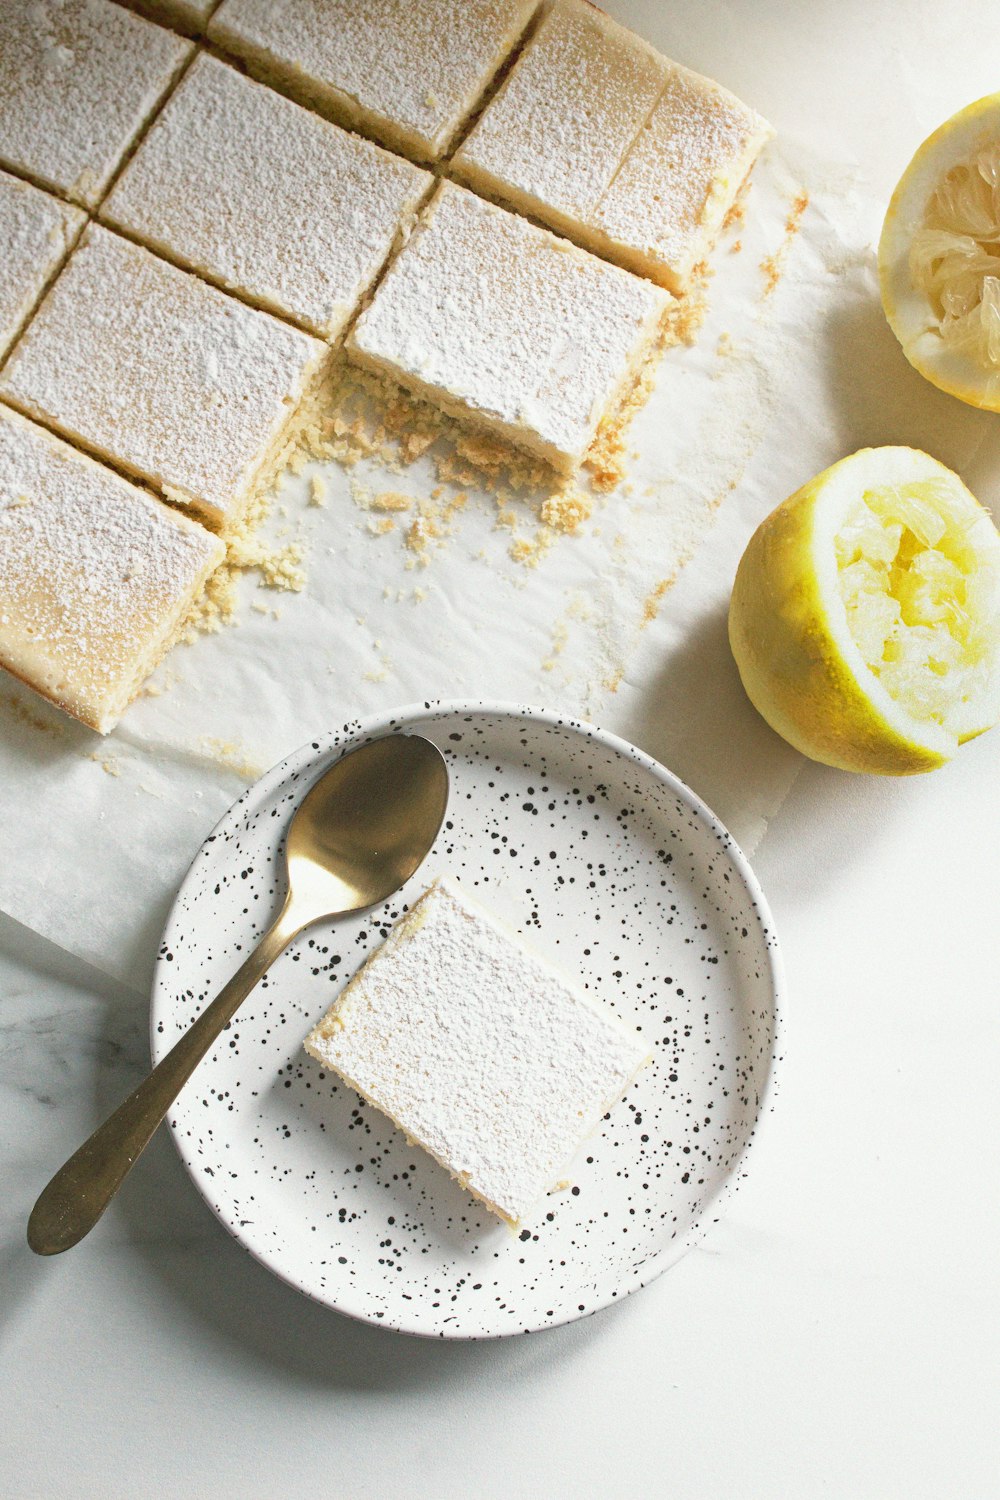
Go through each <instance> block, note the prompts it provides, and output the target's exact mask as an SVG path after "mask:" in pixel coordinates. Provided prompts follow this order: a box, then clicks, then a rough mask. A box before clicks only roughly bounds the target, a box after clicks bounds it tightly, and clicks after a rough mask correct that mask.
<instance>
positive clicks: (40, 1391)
mask: <svg viewBox="0 0 1000 1500" xmlns="http://www.w3.org/2000/svg"><path fill="white" fill-rule="evenodd" d="M998 756H1000V739H998V738H997V737H995V736H994V738H993V740H992V742H991V740H990V739H984V740H982V741H980V742H979V743H978V744H976V745H973V746H970V747H969V748H968V749H967V750H966V751H965V753H964V754H963V757H962V760H961V761H960V762H959V763H956V764H955V765H953V766H952V767H951V768H949V769H947V770H945V771H943V772H938V773H936V774H935V775H934V776H931V777H926V778H921V779H914V780H912V781H908V782H901V783H892V784H885V785H883V784H881V783H877V782H873V781H868V780H862V779H860V778H858V779H852V778H850V777H848V776H846V775H840V774H837V773H834V772H827V771H825V770H823V769H821V768H818V767H817V768H811V767H810V768H808V769H806V770H805V771H804V773H803V774H802V776H801V777H800V779H799V781H798V783H797V785H796V788H795V790H794V791H793V793H792V795H791V797H790V799H789V801H788V802H787V803H786V805H785V808H784V809H783V811H782V813H781V814H780V816H779V819H778V821H777V824H776V825H775V826H774V827H772V829H771V830H770V832H769V833H768V835H767V838H766V840H765V842H764V845H763V847H762V849H761V851H760V854H759V856H758V860H757V864H758V868H759V871H760V874H761V877H762V879H763V881H764V883H765V887H766V889H767V890H768V891H769V893H770V897H771V900H772V903H773V907H774V912H775V917H776V920H777V923H778V928H779V932H780V933H781V935H782V939H783V945H784V951H785V956H786V962H787V967H788V977H789V989H790V996H791V999H790V1004H789V1015H788V1023H789V1024H788V1038H787V1039H788V1062H787V1065H786V1068H785V1071H784V1080H783V1087H782V1091H781V1095H780V1098H779V1100H778V1107H777V1109H776V1111H775V1113H774V1115H773V1116H772V1117H771V1119H770V1121H769V1122H768V1126H767V1129H766V1133H765V1135H764V1137H763V1139H762V1142H761V1149H760V1151H759V1152H758V1154H757V1157H756V1160H755V1162H754V1163H753V1171H752V1174H751V1177H750V1180H749V1181H748V1182H747V1183H746V1184H745V1185H744V1187H743V1188H742V1189H741V1192H740V1194H739V1195H738V1197H737V1199H736V1200H735V1204H734V1206H733V1207H732V1208H731V1209H730V1211H729V1213H728V1214H727V1216H726V1218H725V1220H724V1221H723V1222H722V1223H721V1224H719V1225H718V1226H717V1227H716V1228H715V1229H714V1230H713V1231H712V1232H711V1234H710V1235H709V1237H708V1239H707V1240H706V1241H705V1243H704V1245H703V1247H702V1248H701V1249H700V1250H697V1251H695V1252H693V1253H692V1254H690V1255H689V1256H688V1257H687V1258H686V1259H685V1260H684V1261H682V1262H681V1263H680V1264H679V1265H678V1266H676V1267H675V1268H674V1269H673V1270H671V1271H669V1272H667V1273H666V1275H664V1276H663V1277H661V1278H660V1280H658V1281H657V1282H654V1283H653V1285H652V1286H650V1287H649V1288H647V1289H646V1290H645V1291H643V1292H641V1293H639V1294H638V1295H636V1296H635V1297H632V1298H630V1299H629V1300H628V1301H627V1302H626V1303H624V1304H622V1305H621V1306H619V1307H615V1308H613V1309H610V1310H608V1311H607V1312H605V1313H601V1314H599V1315H597V1316H596V1317H594V1318H590V1319H588V1320H586V1321H585V1322H583V1323H580V1324H576V1325H570V1326H569V1327H566V1328H562V1329H557V1330H553V1331H552V1332H547V1333H544V1334H542V1335H537V1336H534V1337H531V1338H525V1339H521V1340H512V1341H505V1342H502V1343H499V1344H493V1345H490V1344H485V1345H482V1344H481V1345H447V1346H445V1345H439V1344H435V1343H428V1342H424V1341H419V1340H415V1339H410V1338H406V1337H401V1336H396V1335H392V1334H388V1333H385V1332H383V1331H379V1330H376V1329H369V1328H367V1327H365V1326H362V1325H359V1324H355V1323H351V1322H349V1321H348V1320H346V1319H344V1318H341V1317H339V1316H338V1315H337V1314H335V1313H331V1312H327V1311H324V1310H323V1309H320V1308H317V1307H315V1306H313V1305H312V1304H310V1303H308V1302H306V1301H305V1300H304V1299H302V1298H301V1297H299V1296H298V1295H297V1294H295V1293H294V1292H292V1291H290V1290H288V1289H287V1288H286V1287H284V1286H283V1285H282V1284H280V1283H279V1282H278V1281H277V1280H275V1279H274V1278H273V1277H271V1276H270V1275H269V1274H268V1273H267V1272H266V1271H264V1270H262V1269H261V1268H260V1267H259V1266H258V1265H257V1264H256V1263H255V1262H253V1261H252V1260H250V1258H249V1257H248V1256H246V1255H245V1254H244V1253H243V1252H242V1251H241V1250H240V1249H239V1248H238V1247H237V1246H236V1245H235V1243H234V1242H232V1241H231V1240H229V1239H228V1238H227V1237H226V1236H225V1235H224V1233H223V1232H222V1230H221V1229H220V1228H219V1227H218V1225H217V1224H216V1222H215V1220H214V1219H213V1218H212V1216H211V1214H210V1212H209V1210H208V1209H207V1207H206V1206H205V1205H204V1203H203V1202H202V1201H201V1199H200V1198H199V1197H198V1196H197V1194H196V1193H195V1192H194V1190H193V1188H191V1187H190V1186H189V1184H188V1181H187V1179H186V1177H185V1175H184V1173H183V1171H182V1168H181V1166H180V1163H179V1161H178V1160H177V1158H176V1156H175V1155H174V1152H173V1150H172V1148H171V1146H170V1143H169V1141H168V1140H166V1139H162V1138H158V1139H157V1140H156V1141H155V1142H154V1144H153V1146H152V1147H151V1148H150V1151H149V1153H148V1155H147V1158H146V1159H145V1160H144V1161H143V1162H142V1163H141V1165H140V1167H139V1168H138V1169H137V1170H136V1172H135V1173H134V1175H133V1177H132V1179H131V1180H130V1181H129V1182H128V1183H127V1184H126V1187H125V1189H124V1190H123V1192H122V1194H121V1197H120V1200H119V1202H118V1203H117V1204H116V1205H114V1206H113V1207H112V1209H111V1210H110V1211H109V1213H108V1215H107V1217H106V1219H105V1220H104V1221H103V1223H102V1224H101V1225H100V1226H99V1227H98V1228H97V1229H96V1230H95V1231H94V1232H93V1234H92V1235H91V1236H90V1238H89V1239H88V1240H86V1241H85V1242H84V1243H83V1244H82V1245H80V1246H79V1247H78V1248H77V1249H76V1250H74V1251H72V1252H70V1253H68V1254H67V1255H65V1256H63V1257H61V1258H59V1259H58V1260H54V1261H39V1260H35V1259H33V1258H32V1257H31V1256H30V1254H29V1252H28V1251H27V1249H26V1248H25V1245H24V1224H25V1219H26V1216H27V1213H28V1210H29V1208H30V1205H31V1202H32V1200H33V1197H34V1195H35V1193H36V1192H37V1191H38V1189H39V1188H40V1186H41V1185H42V1183H43V1181H44V1179H45V1177H46V1175H47V1173H48V1172H49V1171H50V1170H51V1169H52V1168H53V1167H54V1166H55V1165H56V1164H57V1163H58V1161H59V1160H61V1159H62V1157H63V1156H64V1155H66V1154H67V1153H68V1152H69V1151H70V1150H71V1149H72V1148H73V1147H74V1146H75V1145H76V1144H77V1143H78V1141H79V1140H80V1139H81V1138H82V1136H83V1134H84V1133H85V1132H86V1131H87V1130H88V1129H89V1128H91V1127H92V1126H93V1125H94V1124H96V1123H97V1121H98V1118H99V1117H100V1116H101V1115H102V1114H103V1113H104V1112H106V1111H107V1110H108V1108H109V1107H110V1106H111V1105H112V1104H113V1103H114V1102H115V1101H116V1100H117V1098H118V1097H119V1095H120V1094H122V1093H123V1092H124V1091H125V1090H126V1089H127V1088H128V1086H130V1085H131V1084H132V1083H133V1082H134V1081H136V1080H137V1079H138V1077H139V1075H140V1072H141V1069H142V1067H143V1064H144V1061H145V1056H146V1004H145V998H144V997H143V996H142V995H140V994H137V993H134V992H132V991H130V990H128V989H125V988H123V987H119V986H116V985H114V984H113V983H112V982H111V981H108V980H105V979H102V978H98V977H97V976H95V975H94V974H93V973H92V972H90V971H85V970H81V968H80V967H79V964H78V962H77V961H75V960H67V959H66V958H65V956H64V955H62V954H61V953H60V952H59V951H58V950H57V949H54V948H52V947H50V946H48V945H46V944H44V943H43V942H42V941H41V940H40V939H37V938H35V937H34V936H33V935H31V934H29V933H27V932H26V931H25V930H24V929H22V928H18V927H16V926H14V924H12V923H10V922H9V921H7V920H6V919H5V920H4V923H3V925H2V926H0V943H2V949H3V961H2V968H0V993H2V996H3V1000H2V1010H0V1015H2V1023H0V1024H2V1031H0V1060H2V1061H0V1067H2V1082H0V1089H2V1092H0V1116H2V1120H3V1136H4V1140H5V1142H6V1143H7V1144H6V1146H5V1155H6V1156H7V1157H8V1166H7V1171H6V1174H5V1176H6V1191H5V1193H4V1194H3V1197H2V1199H0V1216H2V1217H0V1264H2V1267H3V1283H4V1295H3V1299H2V1313H0V1317H2V1325H3V1333H2V1340H0V1362H2V1374H0V1382H2V1385H0V1390H2V1401H3V1407H4V1414H5V1415H4V1427H5V1432H6V1435H5V1442H4V1447H5V1449H6V1455H7V1456H6V1460H5V1466H4V1468H5V1474H4V1479H3V1481H2V1483H0V1490H2V1493H3V1494H4V1495H5V1496H6V1497H9V1500H36V1497H46V1500H62V1497H82V1496H86V1497H94V1500H116V1497H118V1496H122V1497H125V1496H129V1497H132V1496H135V1495H142V1496H150V1497H154V1496H155V1497H156V1500H174V1497H177V1500H182V1497H183V1500H187V1497H202V1496H209V1495H211V1496H214V1497H220V1500H221V1497H229V1496H233V1497H240V1500H244V1497H246V1496H251V1497H257V1496H260V1497H271V1496H281V1495H286V1494H291V1493H299V1494H301V1493H305V1494H309V1493H321V1494H350V1495H353V1496H357V1497H372V1500H397V1497H398V1500H403V1497H418V1500H425V1497H426V1500H445V1497H456V1500H457V1497H463V1500H464V1497H466V1496H470V1495H482V1496H487V1497H490V1500H492V1497H497V1500H500V1497H504V1500H541V1497H545V1500H564V1497H565V1500H571V1497H577V1496H590V1495H594V1496H597V1495H600V1496H602V1497H607V1500H626V1497H628V1500H636V1497H664V1500H667V1497H669V1500H674V1497H678V1500H680V1497H692V1500H773V1497H775V1496H782V1497H788V1500H811V1497H813V1496H817V1497H819V1496H822V1497H830V1496H835V1497H844V1500H897V1497H898V1500H924V1497H926V1500H942V1497H945V1496H947V1497H955V1500H958V1497H961V1500H989V1497H992V1496H996V1495H998V1494H1000V1479H998V1476H1000V1443H998V1436H997V1424H996V1420H995V1418H996V1411H997V1400H998V1396H1000V1390H998V1379H997V1359H996V1348H997V1342H998V1335H1000V1282H998V1278H997V1276H996V1243H997V1238H998V1234H1000V1187H998V1178H997V1172H996V1165H997V1163H996V1143H997V1140H998V1139H1000V1102H998V1101H1000V1091H998V1090H997V1087H996V1058H997V1055H998V1051H1000V1007H998V1006H997V1003H996V993H997V984H996V974H997V970H998V967H1000V953H998V941H997V923H996V889H997V880H998V875H1000V855H998V849H1000V808H998V801H997V797H996V777H997V770H998V765H997V761H998Z"/></svg>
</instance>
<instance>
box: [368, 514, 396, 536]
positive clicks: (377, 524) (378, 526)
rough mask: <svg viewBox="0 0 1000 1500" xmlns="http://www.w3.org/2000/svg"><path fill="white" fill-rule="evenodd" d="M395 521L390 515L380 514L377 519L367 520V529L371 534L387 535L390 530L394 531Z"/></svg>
mask: <svg viewBox="0 0 1000 1500" xmlns="http://www.w3.org/2000/svg"><path fill="white" fill-rule="evenodd" d="M395 529H396V523H395V521H394V520H393V518H392V516H380V517H379V519H378V520H377V521H376V520H371V521H369V522H368V530H369V531H370V532H371V534H372V536H388V534H389V532H390V531H395Z"/></svg>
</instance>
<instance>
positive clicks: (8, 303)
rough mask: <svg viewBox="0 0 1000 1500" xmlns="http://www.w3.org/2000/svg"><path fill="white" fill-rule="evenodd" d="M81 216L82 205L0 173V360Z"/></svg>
mask: <svg viewBox="0 0 1000 1500" xmlns="http://www.w3.org/2000/svg"><path fill="white" fill-rule="evenodd" d="M84 217H85V215H84V214H83V211H82V210H81V209H79V208H71V207H70V205H69V204H68V203H60V202H59V200H58V198H50V197H49V195H48V193H43V192H42V191H41V189H40V188H36V187H32V186H31V184H30V183H27V182H22V181H20V179H19V178H17V177H9V176H8V175H7V173H6V172H0V245H2V246H3V251H2V253H0V359H2V358H3V356H4V354H6V352H7V349H8V347H9V346H10V344H11V343H12V342H13V340H14V336H15V335H16V333H17V331H18V329H19V328H20V327H21V324H22V323H23V322H24V320H25V319H26V318H27V316H28V314H29V313H30V312H31V309H32V307H33V306H34V305H35V302H36V301H37V299H38V297H39V296H40V295H41V292H42V289H43V287H44V286H45V283H46V281H48V279H49V277H50V276H51V275H52V273H53V271H54V270H55V269H56V267H57V266H58V264H59V262H60V260H61V259H62V258H63V256H64V255H65V254H66V252H67V250H68V249H69V247H70V245H71V244H72V242H73V239H74V237H75V235H76V234H77V233H78V232H79V229H80V226H81V224H82V223H83V221H84Z"/></svg>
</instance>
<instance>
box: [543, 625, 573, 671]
mask: <svg viewBox="0 0 1000 1500" xmlns="http://www.w3.org/2000/svg"><path fill="white" fill-rule="evenodd" d="M568 640H569V630H568V628H567V626H566V624H565V622H564V621H562V620H557V621H556V623H555V625H553V627H552V648H551V650H550V652H549V655H548V656H547V657H546V658H545V660H544V661H543V662H542V671H543V672H552V671H554V670H555V665H556V660H557V658H558V657H560V656H561V655H562V654H563V652H564V651H565V649H566V642H567V641H568Z"/></svg>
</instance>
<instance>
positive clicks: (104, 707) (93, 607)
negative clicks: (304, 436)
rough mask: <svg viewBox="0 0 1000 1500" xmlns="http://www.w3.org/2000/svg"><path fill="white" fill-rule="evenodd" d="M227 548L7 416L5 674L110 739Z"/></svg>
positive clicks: (1, 609)
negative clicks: (110, 730) (9, 673)
mask: <svg viewBox="0 0 1000 1500" xmlns="http://www.w3.org/2000/svg"><path fill="white" fill-rule="evenodd" d="M222 551H223V548H222V544H221V542H219V540H218V539H217V538H216V537H213V536H212V535H211V534H210V533H209V532H207V531H205V530H204V529H203V528H202V527H201V526H198V525H196V524H195V522H193V521H189V520H188V519H187V518H186V517H185V516H182V515H179V514H178V513H177V512H175V511H171V510H169V509H168V508H167V507H166V506H165V505H161V504H160V502H159V501H157V500H154V499H153V497H152V496H151V495H148V494H146V493H145V492H144V491H142V490H139V489H137V488H136V487H135V486H134V485H131V484H129V483H128V482H127V480H124V479H121V478H120V477H119V476H118V475H117V474H114V473H112V472H111V471H110V470H108V469H105V468H103V467H102V466H101V465H99V464H97V463H95V462H94V461H93V460H92V459H89V458H87V457H86V456H85V455H84V454H81V453H79V452H78V451H77V450H76V449H74V448H71V447H69V446H68V445H67V444H66V443H62V442H60V441H59V440H58V439H57V438H54V437H52V436H51V435H50V434H49V433H47V432H44V431H43V430H42V429H41V428H39V427H36V426H35V425H34V423H32V422H28V421H27V420H26V419H25V418H23V417H19V416H18V415H17V414H16V413H15V412H12V411H9V410H7V409H5V408H3V407H0V577H2V578H3V594H2V598H0V663H2V664H3V665H4V666H5V667H7V668H8V669H10V670H11V671H14V672H15V673H17V675H18V676H21V677H23V678H24V679H25V680H26V681H28V682H30V683H31V685H32V686H33V687H36V688H37V689H38V690H39V691H40V692H42V693H44V694H45V696H47V697H49V698H52V699H54V700H55V701H56V702H58V703H59V704H60V705H61V706H63V707H67V708H69V709H70V711H71V712H73V713H76V714H77V716H78V717H80V718H83V719H84V720H85V722H87V723H90V724H93V725H94V726H95V727H97V728H100V729H107V728H110V727H111V723H112V722H113V720H114V718H115V717H117V713H118V712H120V711H121V709H122V708H124V706H125V703H126V702H127V701H128V698H129V697H130V696H131V694H132V691H133V690H134V688H135V687H137V686H138V682H139V680H140V679H141V677H142V676H144V675H145V672H146V671H147V670H149V668H150V667H151V666H152V665H153V664H154V663H155V660H156V658H157V656H158V655H159V648H160V647H161V646H162V645H165V644H167V643H168V642H169V638H170V636H171V634H172V632H173V630H174V628H175V627H176V625H177V623H178V622H179V621H180V619H181V617H182V616H183V614H184V612H185V610H186V608H187V606H188V604H189V603H190V602H191V600H192V598H193V596H194V595H195V593H196V592H197V590H198V588H199V587H200V586H201V583H202V582H203V580H204V578H205V576H206V574H207V572H208V571H209V570H210V569H211V568H212V567H213V566H214V565H215V564H216V563H217V562H218V561H219V560H220V559H221V556H222Z"/></svg>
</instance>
